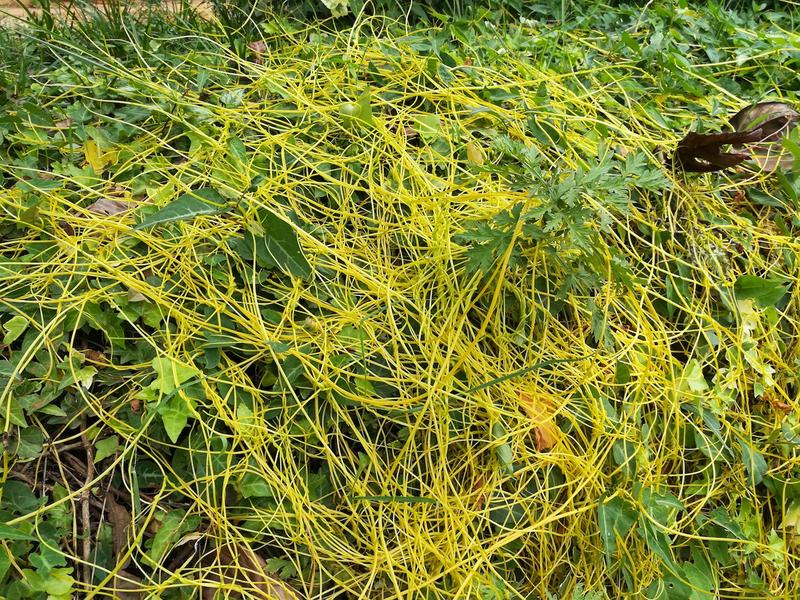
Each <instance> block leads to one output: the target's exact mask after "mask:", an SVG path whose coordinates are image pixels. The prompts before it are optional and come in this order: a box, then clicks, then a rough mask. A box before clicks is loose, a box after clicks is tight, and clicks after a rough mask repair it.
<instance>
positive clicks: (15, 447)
mask: <svg viewBox="0 0 800 600" xmlns="http://www.w3.org/2000/svg"><path fill="white" fill-rule="evenodd" d="M14 441H15V442H16V443H12V444H11V452H12V453H14V454H16V455H17V456H18V457H19V458H21V459H23V460H24V459H28V458H36V457H37V456H39V454H41V452H42V445H43V444H44V435H43V434H42V432H41V431H40V430H39V428H38V427H26V428H25V429H22V430H21V431H20V432H19V437H18V438H17V439H16V440H14Z"/></svg>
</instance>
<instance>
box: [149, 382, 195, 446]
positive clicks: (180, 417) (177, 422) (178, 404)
mask: <svg viewBox="0 0 800 600" xmlns="http://www.w3.org/2000/svg"><path fill="white" fill-rule="evenodd" d="M157 410H158V414H160V415H161V422H162V423H164V429H165V430H166V432H167V435H168V436H169V439H170V440H171V441H172V443H173V444H175V443H177V442H178V438H179V437H180V435H181V432H182V431H183V430H184V428H185V427H186V425H187V424H188V422H189V417H190V416H191V414H192V413H191V410H190V408H189V404H188V401H187V400H186V399H185V398H184V397H183V396H181V395H180V394H175V395H174V396H173V397H172V398H170V399H169V400H167V401H166V402H162V403H161V404H160V405H159V406H158V408H157Z"/></svg>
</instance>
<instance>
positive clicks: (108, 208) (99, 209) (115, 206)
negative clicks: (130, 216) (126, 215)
mask: <svg viewBox="0 0 800 600" xmlns="http://www.w3.org/2000/svg"><path fill="white" fill-rule="evenodd" d="M135 205H136V203H135V202H126V201H125V200H110V199H108V198H101V199H100V200H97V201H96V202H92V203H91V204H90V205H89V206H87V207H86V210H88V211H89V212H91V213H94V214H96V215H102V216H104V217H113V216H114V215H117V214H119V213H121V212H125V211H126V210H130V209H131V208H133V207H134V206H135Z"/></svg>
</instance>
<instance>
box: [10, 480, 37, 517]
mask: <svg viewBox="0 0 800 600" xmlns="http://www.w3.org/2000/svg"><path fill="white" fill-rule="evenodd" d="M2 507H3V508H4V509H6V510H8V509H10V510H12V511H13V512H15V513H17V514H21V515H25V514H28V513H30V512H33V511H35V510H36V509H37V508H39V501H38V500H37V499H36V494H34V493H33V490H31V488H30V487H28V486H27V485H25V484H24V483H22V482H21V481H16V480H14V479H10V480H8V481H6V482H5V484H3V502H2Z"/></svg>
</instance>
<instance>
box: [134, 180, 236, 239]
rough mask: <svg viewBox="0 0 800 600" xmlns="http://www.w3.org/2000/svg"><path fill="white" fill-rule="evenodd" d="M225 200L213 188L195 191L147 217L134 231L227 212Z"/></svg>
mask: <svg viewBox="0 0 800 600" xmlns="http://www.w3.org/2000/svg"><path fill="white" fill-rule="evenodd" d="M224 202H225V200H224V198H223V197H222V196H220V195H219V193H218V192H216V191H215V190H213V189H211V188H203V189H199V190H194V191H192V192H189V193H187V194H183V195H182V196H180V197H179V198H177V199H176V200H174V201H172V202H170V203H169V204H167V205H166V206H165V207H164V208H162V209H161V210H158V211H156V212H155V213H153V214H152V215H149V216H148V217H146V218H145V219H144V220H143V221H142V222H141V223H139V224H138V225H136V226H135V227H134V229H145V228H146V227H152V226H153V225H163V224H164V223H172V222H175V221H187V220H189V219H193V218H194V217H197V216H200V215H213V214H216V213H219V212H222V211H223V210H225V206H224Z"/></svg>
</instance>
